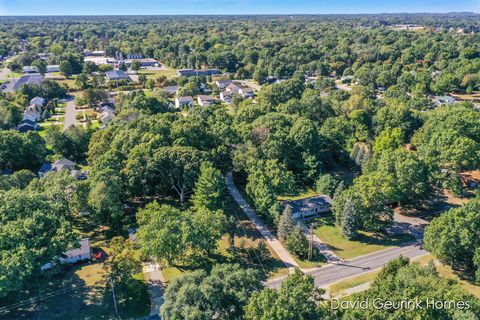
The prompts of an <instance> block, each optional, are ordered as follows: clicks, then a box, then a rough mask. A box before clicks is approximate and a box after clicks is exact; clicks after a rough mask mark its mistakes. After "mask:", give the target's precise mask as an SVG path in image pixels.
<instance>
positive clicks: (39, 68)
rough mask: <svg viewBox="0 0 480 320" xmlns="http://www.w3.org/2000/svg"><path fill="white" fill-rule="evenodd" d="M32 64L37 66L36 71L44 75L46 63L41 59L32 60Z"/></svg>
mask: <svg viewBox="0 0 480 320" xmlns="http://www.w3.org/2000/svg"><path fill="white" fill-rule="evenodd" d="M32 66H34V67H35V68H37V71H38V73H40V74H41V75H42V76H45V73H47V63H46V62H45V61H44V60H42V59H38V60H35V61H33V63H32Z"/></svg>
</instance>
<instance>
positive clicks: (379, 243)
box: [314, 215, 414, 259]
mask: <svg viewBox="0 0 480 320" xmlns="http://www.w3.org/2000/svg"><path fill="white" fill-rule="evenodd" d="M316 224H317V227H316V228H315V231H314V232H315V234H316V235H317V236H318V237H319V238H320V239H321V240H322V241H323V242H325V243H326V244H328V245H329V246H330V248H332V250H333V251H334V252H335V254H337V255H338V256H340V257H341V258H343V259H351V258H354V257H357V256H361V255H364V254H368V253H372V252H375V251H379V250H382V249H386V248H388V247H392V246H398V245H401V244H403V243H406V242H409V241H413V240H414V238H413V237H412V236H410V235H407V234H405V235H398V236H391V235H388V236H385V235H383V234H380V233H376V234H375V233H372V232H366V231H360V235H359V237H358V238H357V239H356V240H355V241H352V240H347V239H345V238H343V237H342V235H341V232H340V229H339V228H338V227H337V226H336V225H335V220H334V217H333V216H331V215H328V216H324V217H321V218H318V219H316Z"/></svg>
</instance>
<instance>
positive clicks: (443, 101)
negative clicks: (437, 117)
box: [433, 96, 455, 107]
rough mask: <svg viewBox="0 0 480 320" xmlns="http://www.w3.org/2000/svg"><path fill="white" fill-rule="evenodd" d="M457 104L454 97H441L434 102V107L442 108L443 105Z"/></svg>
mask: <svg viewBox="0 0 480 320" xmlns="http://www.w3.org/2000/svg"><path fill="white" fill-rule="evenodd" d="M454 102H455V98H454V97H450V96H439V97H437V98H436V99H435V100H434V101H433V106H434V107H439V106H441V105H442V104H444V105H447V106H448V105H450V104H452V103H454Z"/></svg>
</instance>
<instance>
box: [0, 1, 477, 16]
mask: <svg viewBox="0 0 480 320" xmlns="http://www.w3.org/2000/svg"><path fill="white" fill-rule="evenodd" d="M461 11H469V12H477V13H480V0H310V1H307V0H115V1H113V0H0V16H2V15H142V14H148V15H185V14H200V15H204V14H328V13H334V14H335V13H398V12H435V13H444V12H461Z"/></svg>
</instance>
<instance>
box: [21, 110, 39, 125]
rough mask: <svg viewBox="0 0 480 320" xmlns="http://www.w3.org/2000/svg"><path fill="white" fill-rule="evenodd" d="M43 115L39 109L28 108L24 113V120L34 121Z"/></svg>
mask: <svg viewBox="0 0 480 320" xmlns="http://www.w3.org/2000/svg"><path fill="white" fill-rule="evenodd" d="M41 116H42V115H41V114H40V112H38V111H37V110H31V109H27V110H25V112H24V113H23V120H30V121H33V122H37V120H38V119H40V117H41Z"/></svg>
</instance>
